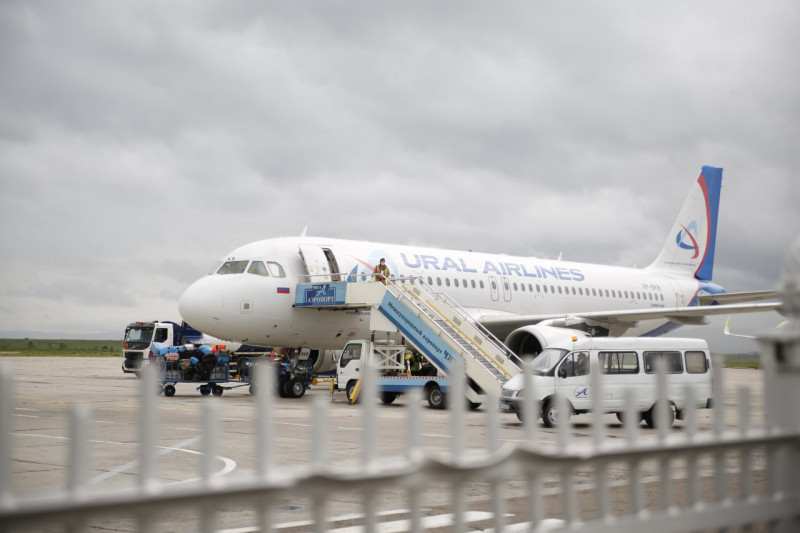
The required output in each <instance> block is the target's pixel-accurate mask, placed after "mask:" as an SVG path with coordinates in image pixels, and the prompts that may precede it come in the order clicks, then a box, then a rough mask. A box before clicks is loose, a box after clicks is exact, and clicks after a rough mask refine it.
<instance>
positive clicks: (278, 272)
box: [267, 261, 286, 278]
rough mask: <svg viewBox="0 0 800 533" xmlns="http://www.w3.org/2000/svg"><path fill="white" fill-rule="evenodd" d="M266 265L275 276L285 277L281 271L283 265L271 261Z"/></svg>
mask: <svg viewBox="0 0 800 533" xmlns="http://www.w3.org/2000/svg"><path fill="white" fill-rule="evenodd" d="M267 265H268V266H269V272H270V274H272V275H273V276H275V277H276V278H285V277H286V274H285V273H284V272H283V267H282V266H280V265H279V264H278V263H273V262H272V261H270V262H268V263H267Z"/></svg>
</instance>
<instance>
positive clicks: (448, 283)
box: [444, 278, 450, 287]
mask: <svg viewBox="0 0 800 533" xmlns="http://www.w3.org/2000/svg"><path fill="white" fill-rule="evenodd" d="M444 284H445V285H447V286H448V287H449V286H450V278H444Z"/></svg>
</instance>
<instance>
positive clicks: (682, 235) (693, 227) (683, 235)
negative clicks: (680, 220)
mask: <svg viewBox="0 0 800 533" xmlns="http://www.w3.org/2000/svg"><path fill="white" fill-rule="evenodd" d="M681 228H683V229H681V230H680V231H678V234H677V235H676V236H675V243H676V244H677V245H678V247H680V248H683V249H684V250H694V255H693V256H692V259H697V256H698V255H700V247H699V246H698V245H697V239H696V238H695V235H697V221H695V220H692V221H691V222H690V223H689V226H688V227H687V226H684V225H683V224H681ZM687 238H688V240H689V242H688V243H687V242H686V240H687Z"/></svg>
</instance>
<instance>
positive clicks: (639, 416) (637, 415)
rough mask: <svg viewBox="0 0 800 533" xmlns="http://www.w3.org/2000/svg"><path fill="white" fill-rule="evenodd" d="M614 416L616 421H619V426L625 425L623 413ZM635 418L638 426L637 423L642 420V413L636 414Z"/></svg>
mask: <svg viewBox="0 0 800 533" xmlns="http://www.w3.org/2000/svg"><path fill="white" fill-rule="evenodd" d="M614 414H615V415H617V420H619V421H620V423H621V424H624V423H625V413H623V412H619V413H614ZM635 418H636V419H637V420H636V423H637V424H638V423H639V422H641V421H642V420H644V413H637V414H636V417H635Z"/></svg>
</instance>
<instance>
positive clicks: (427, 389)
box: [331, 340, 450, 409]
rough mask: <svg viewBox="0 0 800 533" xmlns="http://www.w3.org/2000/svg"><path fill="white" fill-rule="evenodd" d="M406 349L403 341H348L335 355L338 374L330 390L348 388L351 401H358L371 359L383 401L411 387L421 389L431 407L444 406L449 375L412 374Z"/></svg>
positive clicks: (348, 397) (393, 397)
mask: <svg viewBox="0 0 800 533" xmlns="http://www.w3.org/2000/svg"><path fill="white" fill-rule="evenodd" d="M406 350H407V348H406V347H405V346H402V345H396V344H391V343H377V342H374V341H370V340H352V341H350V342H348V343H347V344H346V345H345V347H344V349H343V350H342V352H341V354H338V355H334V358H335V360H336V376H335V379H334V381H333V382H332V384H331V392H332V393H333V392H335V391H345V393H346V395H347V399H348V401H349V402H350V403H351V404H352V403H355V402H356V401H357V399H358V393H359V389H360V380H361V374H362V370H363V368H364V363H365V362H366V361H371V362H372V364H373V366H374V367H375V368H376V370H377V372H378V380H377V385H378V390H379V392H380V398H381V401H382V402H383V403H385V404H390V403H392V402H394V401H395V399H396V398H397V397H398V396H399V395H401V394H403V393H406V392H408V391H410V390H411V389H422V392H423V395H424V397H425V398H426V399H427V400H428V405H429V406H430V407H432V408H434V409H444V408H445V406H446V397H447V392H448V390H449V383H450V382H449V381H448V379H447V377H446V376H437V375H433V376H412V375H410V373H409V372H408V369H407V367H406V357H405V354H406Z"/></svg>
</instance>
